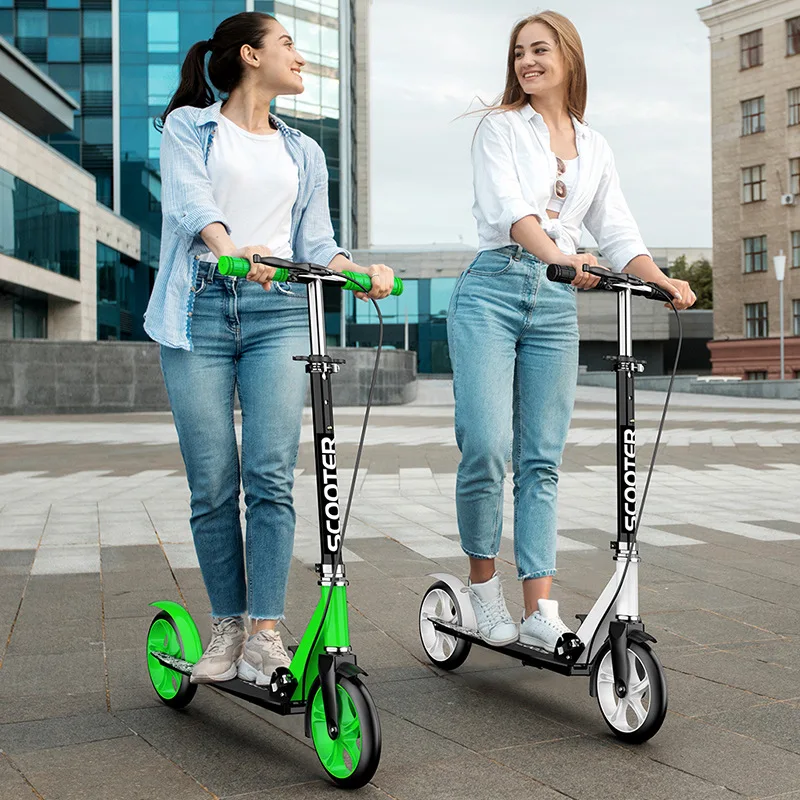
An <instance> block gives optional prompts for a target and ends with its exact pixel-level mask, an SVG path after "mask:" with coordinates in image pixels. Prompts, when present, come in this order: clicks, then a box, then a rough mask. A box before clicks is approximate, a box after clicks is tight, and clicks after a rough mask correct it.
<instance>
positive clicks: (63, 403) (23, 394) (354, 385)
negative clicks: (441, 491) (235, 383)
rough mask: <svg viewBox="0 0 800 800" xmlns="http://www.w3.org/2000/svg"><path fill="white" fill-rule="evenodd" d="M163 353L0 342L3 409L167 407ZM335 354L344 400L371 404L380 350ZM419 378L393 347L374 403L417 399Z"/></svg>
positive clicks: (141, 347) (143, 345) (103, 345)
mask: <svg viewBox="0 0 800 800" xmlns="http://www.w3.org/2000/svg"><path fill="white" fill-rule="evenodd" d="M158 351H159V348H158V345H156V344H154V343H152V342H48V341H39V340H19V339H12V340H10V341H0V353H2V355H0V415H20V414H58V413H64V414H67V413H75V414H85V413H104V412H122V411H167V410H169V402H168V400H167V394H166V390H165V389H164V380H163V378H162V375H161V368H160V366H159V357H158ZM330 355H331V356H332V357H335V358H346V359H347V364H346V365H344V366H343V367H342V371H341V372H340V373H339V374H338V375H336V376H335V377H334V383H333V391H334V401H335V403H336V405H337V406H348V405H349V406H354V405H355V406H358V405H363V404H364V403H365V402H366V399H367V390H368V389H369V382H370V378H371V375H372V365H373V363H374V358H375V351H374V350H368V349H363V350H361V349H356V348H351V349H347V350H342V349H341V348H332V349H331V350H330ZM416 378H417V366H416V353H413V352H406V351H402V350H387V351H385V352H384V353H383V354H382V356H381V369H380V372H379V374H378V381H377V386H376V391H375V397H374V403H375V404H376V405H396V404H400V403H408V402H410V401H411V400H413V399H414V398H415V397H416Z"/></svg>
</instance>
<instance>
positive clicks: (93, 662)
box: [0, 650, 105, 696]
mask: <svg viewBox="0 0 800 800" xmlns="http://www.w3.org/2000/svg"><path fill="white" fill-rule="evenodd" d="M55 686H58V687H59V688H60V689H61V690H62V691H64V692H71V693H75V694H79V693H81V692H86V691H96V690H100V689H102V690H105V671H104V667H103V653H102V651H100V650H98V651H78V652H70V653H59V654H58V655H14V656H9V657H8V658H6V659H5V661H4V662H3V668H2V669H0V696H4V695H9V694H19V695H32V694H37V693H39V692H44V693H50V692H52V690H53V688H54V687H55Z"/></svg>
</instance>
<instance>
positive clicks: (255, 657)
mask: <svg viewBox="0 0 800 800" xmlns="http://www.w3.org/2000/svg"><path fill="white" fill-rule="evenodd" d="M291 661H292V660H291V659H290V658H289V655H288V653H287V652H286V650H285V649H284V647H283V642H282V641H281V635H280V633H279V632H278V631H275V630H272V631H270V630H263V631H259V632H258V633H256V634H255V635H254V636H251V637H250V638H249V639H248V640H247V641H246V642H245V643H244V652H243V653H242V658H241V659H240V661H239V677H240V678H241V679H242V680H243V681H250V682H251V683H255V684H256V686H269V684H270V681H271V680H272V673H273V672H275V670H276V669H278V667H288V666H289V664H290V663H291Z"/></svg>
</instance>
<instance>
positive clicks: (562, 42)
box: [481, 11, 587, 122]
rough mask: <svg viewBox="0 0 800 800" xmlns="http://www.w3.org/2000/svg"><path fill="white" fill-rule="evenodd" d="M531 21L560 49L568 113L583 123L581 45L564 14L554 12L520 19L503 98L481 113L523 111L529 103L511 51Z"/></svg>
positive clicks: (513, 42) (510, 53)
mask: <svg viewBox="0 0 800 800" xmlns="http://www.w3.org/2000/svg"><path fill="white" fill-rule="evenodd" d="M532 22H541V23H542V24H544V25H547V27H548V28H550V30H551V31H553V35H554V36H555V39H556V45H557V46H558V47H559V48H560V49H561V52H562V54H563V56H564V63H565V64H566V68H567V111H568V112H569V113H570V114H571V115H572V116H573V117H575V118H576V119H577V120H578V122H583V116H584V114H585V113H586V83H587V82H586V61H585V59H584V55H583V43H582V42H581V37H580V34H579V33H578V30H577V28H576V27H575V26H574V25H573V24H572V22H570V21H569V20H568V19H567V18H566V17H565V16H564V15H563V14H559V13H558V12H557V11H542V12H541V13H540V14H533V15H532V16H530V17H526V18H525V19H521V20H520V21H519V22H518V23H517V24H516V25H515V26H514V29H513V30H512V31H511V40H510V42H509V45H508V65H507V67H506V87H505V89H504V90H503V94H502V97H501V98H500V99H499V100H498V101H497V102H496V104H495V105H493V106H490V107H489V108H487V109H481V111H512V110H514V109H517V108H522V107H523V106H524V105H525V104H526V103H527V102H528V95H526V94H525V92H523V91H522V87H521V86H520V83H519V79H518V78H517V73H516V70H515V69H514V61H515V56H514V48H515V47H516V44H517V37H518V36H519V33H520V31H521V30H522V29H523V28H524V27H525V26H526V25H530V24H531V23H532Z"/></svg>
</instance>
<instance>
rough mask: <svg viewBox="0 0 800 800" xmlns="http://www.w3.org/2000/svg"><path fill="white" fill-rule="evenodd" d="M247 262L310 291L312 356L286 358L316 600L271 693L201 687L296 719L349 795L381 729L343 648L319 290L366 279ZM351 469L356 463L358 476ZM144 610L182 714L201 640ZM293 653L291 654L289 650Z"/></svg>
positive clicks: (232, 685)
mask: <svg viewBox="0 0 800 800" xmlns="http://www.w3.org/2000/svg"><path fill="white" fill-rule="evenodd" d="M253 260H254V261H257V262H260V263H263V264H267V265H268V266H271V267H275V268H276V274H275V277H274V279H273V280H275V281H277V282H287V281H289V282H296V283H304V284H306V286H307V291H308V312H309V323H310V337H311V354H310V355H308V356H295V357H294V358H295V360H296V361H305V362H306V372H308V374H309V375H310V379H311V405H312V414H313V425H314V458H315V466H316V476H317V499H318V508H319V520H320V548H321V562H320V563H319V564H317V565H316V570H317V573H318V574H319V586H320V599H319V602H318V603H317V607H316V609H315V611H314V613H313V615H312V616H311V620H310V622H309V624H308V627H307V628H306V631H305V633H304V634H303V637H302V639H301V640H300V643H299V645H298V646H297V647H296V649H294V652H293V656H292V661H291V664H290V665H289V667H288V668H279V669H278V670H276V671H275V673H273V675H272V680H271V683H270V685H269V686H264V687H262V686H256V685H255V684H254V683H249V682H246V681H243V680H241V679H239V678H234V679H232V680H229V681H225V682H223V683H213V684H206V685H210V686H213V687H214V688H216V689H219V690H220V691H222V692H227V693H228V694H232V695H235V696H236V697H239V698H241V699H242V700H245V701H247V702H250V703H254V704H256V705H258V706H261V707H262V708H266V709H268V710H270V711H274V712H275V713H277V714H281V715H286V714H304V715H305V734H306V736H309V737H310V738H311V741H312V742H313V745H314V749H315V751H316V753H317V756H318V758H319V761H320V763H321V764H322V768H323V769H324V770H325V772H326V773H327V774H328V776H329V777H330V779H331V780H332V781H333V783H335V784H336V785H338V786H340V787H342V788H346V789H357V788H359V787H361V786H364V785H365V784H366V783H368V782H369V781H370V779H371V778H372V776H373V775H374V774H375V770H376V769H377V768H378V762H379V761H380V756H381V728H380V720H379V718H378V712H377V709H376V708H375V703H374V702H373V700H372V696H371V695H370V693H369V691H368V689H367V687H366V686H365V685H364V683H363V682H362V680H361V678H362V676H363V675H366V673H365V672H364V670H362V669H361V668H360V667H359V666H358V664H357V663H356V656H355V654H354V653H353V651H352V648H351V647H350V635H349V628H348V619H347V581H346V580H345V568H344V563H343V562H342V541H343V537H344V534H345V527H346V522H347V515H346V514H345V517H344V519H342V516H341V513H340V508H339V487H338V479H337V467H336V444H335V437H334V428H333V400H332V395H331V382H330V380H329V376H330V375H331V374H333V373H335V372H338V370H339V365H340V364H341V363H343V362H342V361H337V360H335V359H332V358H331V357H330V356H329V355H327V353H326V348H325V310H324V305H323V292H322V289H323V284H325V283H328V284H332V285H338V286H340V287H341V288H342V289H348V290H351V291H369V289H370V288H371V281H370V278H369V277H368V276H367V275H364V274H362V273H356V272H341V273H340V272H334V271H332V270H330V269H327V268H325V267H321V266H319V265H316V264H295V263H292V262H290V261H284V260H283V259H279V258H272V257H259V256H255V257H254V259H253ZM218 269H219V271H220V272H221V273H222V274H223V275H231V276H234V277H244V276H245V275H247V273H248V271H249V269H250V263H249V262H248V261H247V259H239V258H231V257H223V258H220V260H219V264H218ZM402 291H403V283H402V281H401V280H400V279H399V278H395V283H394V288H393V290H392V294H393V295H399V294H401V293H402ZM376 371H377V362H376ZM374 375H375V373H373V386H374ZM370 400H371V391H370ZM369 402H370V401H368V403H367V410H369ZM365 424H366V423H365ZM362 443H363V437H362ZM357 466H358V462H356V469H357ZM354 480H355V475H354ZM348 510H349V504H348ZM151 605H153V606H155V607H156V608H158V609H159V612H158V613H157V614H156V616H155V617H154V619H153V621H152V623H151V624H150V628H149V630H148V633H147V667H148V671H149V674H150V680H151V682H152V684H153V688H154V689H155V690H156V693H157V694H158V696H159V698H160V699H161V700H162V701H163V702H164V703H165V704H166V705H168V706H171V707H173V708H183V707H185V706H186V705H188V703H189V702H191V700H192V698H193V697H194V694H195V692H196V691H197V686H198V684H194V683H191V682H190V680H189V678H190V676H191V674H192V667H193V665H194V664H195V663H197V661H198V660H199V659H200V657H201V655H202V654H203V647H202V644H201V641H200V634H199V633H198V630H197V625H195V622H194V620H193V619H192V617H191V615H190V614H189V612H188V611H187V610H186V609H185V608H184V607H183V606H182V605H179V604H178V603H174V602H171V601H166V600H162V601H158V602H155V603H151ZM292 649H293V648H291V647H290V651H291V650H292Z"/></svg>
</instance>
